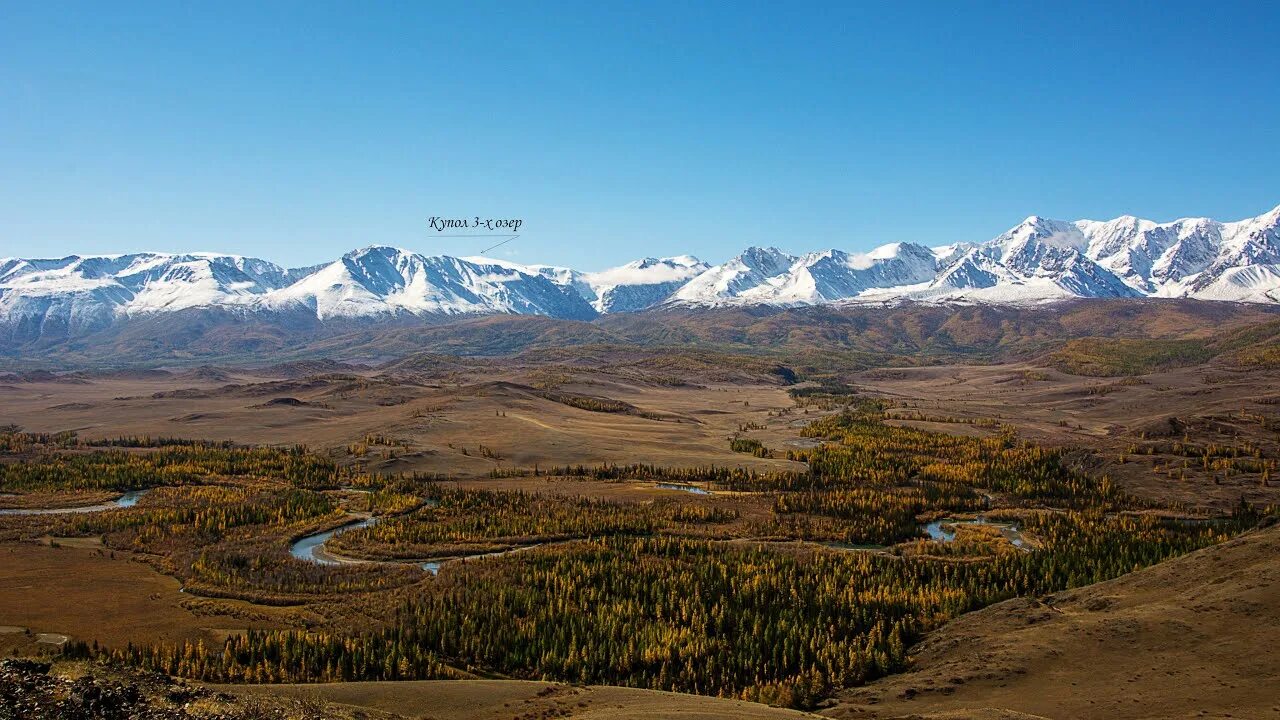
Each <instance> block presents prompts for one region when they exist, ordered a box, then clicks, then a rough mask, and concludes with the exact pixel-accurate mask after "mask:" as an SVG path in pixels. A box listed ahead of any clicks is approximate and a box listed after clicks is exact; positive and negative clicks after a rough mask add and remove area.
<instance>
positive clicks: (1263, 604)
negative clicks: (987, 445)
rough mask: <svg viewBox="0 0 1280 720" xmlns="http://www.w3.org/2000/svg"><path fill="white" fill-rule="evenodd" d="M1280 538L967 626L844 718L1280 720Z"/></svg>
mask: <svg viewBox="0 0 1280 720" xmlns="http://www.w3.org/2000/svg"><path fill="white" fill-rule="evenodd" d="M1278 558H1280V526H1278V527H1272V528H1269V529H1266V530H1261V531H1255V532H1253V533H1249V534H1247V535H1244V536H1242V537H1240V538H1237V539H1235V540H1232V541H1229V542H1227V543H1224V544H1222V545H1218V546H1215V547H1210V548H1206V549H1204V550H1200V551H1198V552H1195V553H1192V554H1190V555H1187V556H1184V557H1181V558H1177V559H1174V560H1170V561H1168V562H1165V563H1162V564H1160V565H1156V566H1153V567H1150V568H1147V569H1145V570H1142V571H1139V572H1136V573H1132V574H1130V575H1125V576H1123V577H1120V578H1117V579H1115V580H1111V581H1109V582H1104V583H1099V584H1097V585H1093V586H1090V587H1086V588H1082V589H1078V590H1074V591H1068V592H1063V593H1059V594H1057V595H1056V596H1054V597H1052V598H1048V599H1046V601H1045V602H1040V601H1036V600H1028V599H1017V600H1010V601H1008V602H1004V603H1001V604H999V605H993V606H991V607H989V608H986V609H984V610H979V611H977V612H973V613H970V614H968V615H964V616H962V617H960V618H959V619H957V620H955V621H953V622H952V623H950V624H948V625H946V626H944V627H943V628H941V629H940V630H937V631H936V632H934V633H933V634H932V635H930V636H929V637H927V638H926V639H925V641H924V642H923V643H921V644H920V645H918V646H917V647H916V648H915V649H914V651H913V664H914V667H913V669H912V670H911V671H909V672H906V673H903V674H901V675H895V676H890V677H887V678H884V679H882V680H880V681H877V682H875V683H872V684H871V685H869V686H867V687H865V688H860V689H857V690H853V691H849V692H846V693H845V694H844V695H843V696H841V697H840V698H839V700H840V702H839V704H838V705H837V706H836V707H835V708H832V709H830V710H827V711H825V712H824V713H823V714H826V715H830V716H832V717H838V718H906V717H929V718H934V717H938V718H942V717H953V716H956V717H965V718H969V717H983V716H982V715H970V714H960V715H935V714H933V713H940V712H951V713H955V712H961V711H963V713H970V712H974V711H977V710H979V709H982V708H1000V709H1004V710H1009V711H1016V712H1023V713H1030V714H1032V715H1035V716H1043V717H1048V718H1098V719H1099V720H1102V719H1115V720H1124V719H1126V718H1132V719H1134V720H1138V719H1145V718H1194V717H1237V718H1269V717H1280V695H1278V694H1277V693H1276V688H1277V687H1280V654H1277V653H1276V652H1274V648H1275V647H1276V646H1277V643H1280V561H1278Z"/></svg>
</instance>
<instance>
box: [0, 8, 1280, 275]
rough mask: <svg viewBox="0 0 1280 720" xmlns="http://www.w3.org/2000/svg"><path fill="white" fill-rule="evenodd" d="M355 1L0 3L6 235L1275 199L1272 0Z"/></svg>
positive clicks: (33, 242)
mask: <svg viewBox="0 0 1280 720" xmlns="http://www.w3.org/2000/svg"><path fill="white" fill-rule="evenodd" d="M368 5H369V6H371V7H367V6H366V5H365V4H360V3H354V2H351V3H322V2H299V3H284V2H269V3H256V2H255V3H233V2H220V3H175V2H159V3H145V2H131V3H98V2H94V3H83V4H78V3H61V2H5V3H2V4H0V256H4V255H20V256H28V257H29V256H60V255H65V254H69V253H87V252H122V251H135V250H215V251H223V252H235V253H242V254H250V255H257V256H261V257H266V258H268V259H272V260H275V261H277V262H281V263H283V264H286V265H302V264H310V263H316V262H321V261H326V260H331V259H333V258H335V257H336V256H338V255H340V254H341V253H343V252H345V251H347V250H350V249H352V248H356V247H361V246H364V245H370V244H390V245H397V246H401V247H407V248H411V249H413V250H417V251H421V252H427V253H447V254H455V255H466V254H473V253H475V252H477V251H479V250H480V249H482V248H484V247H485V243H484V241H483V240H474V239H458V238H439V237H433V236H432V234H431V233H430V232H429V230H428V228H427V218H428V217H430V216H432V215H450V216H475V215H481V216H485V217H518V218H521V219H523V220H524V222H525V229H524V232H523V235H522V237H521V238H520V239H519V240H517V241H515V242H514V243H511V244H510V245H508V246H506V247H504V248H503V249H502V251H501V252H505V253H510V254H509V255H508V257H511V258H512V259H515V260H518V261H523V262H551V263H557V264H568V265H574V266H577V267H581V268H583V269H595V268H600V267H604V266H607V265H611V264H617V263H620V262H624V261H626V260H629V259H632V258H634V257H639V256H644V255H670V254H679V253H685V252H690V253H693V254H696V255H699V256H700V257H703V258H704V259H707V260H713V261H720V260H723V259H725V258H727V257H729V256H731V255H733V254H736V252H738V251H739V250H741V249H742V248H744V247H746V246H748V245H752V244H757V245H776V246H779V247H782V248H784V249H790V250H796V251H800V250H809V249H818V248H825V247H840V248H844V249H848V250H863V249H868V248H870V247H873V246H875V245H879V244H881V243H884V242H893V241H917V242H924V243H928V244H942V243H947V242H954V241H957V240H969V241H978V240H984V239H988V238H990V237H992V236H994V235H996V234H998V233H999V232H1001V231H1003V230H1004V229H1006V228H1008V227H1009V226H1011V225H1013V224H1016V223H1017V222H1018V221H1020V220H1021V219H1022V218H1023V217H1025V216H1026V215H1029V214H1040V215H1046V216H1050V217H1057V218H1063V219H1073V218H1078V217H1092V218H1109V217H1114V216H1116V215H1121V214H1136V215H1141V216H1144V217H1152V218H1154V219H1157V220H1168V219H1173V218H1175V217H1179V216H1183V215H1209V216H1213V217H1218V218H1220V219H1238V218H1241V217H1245V216H1251V215H1256V214H1259V213H1261V212H1263V211H1265V210H1268V209H1270V208H1272V207H1274V206H1275V205H1276V204H1277V203H1280V92H1277V90H1276V88H1277V86H1278V84H1280V52H1277V50H1276V46H1275V42H1274V29H1275V27H1277V25H1278V24H1280V9H1277V7H1278V6H1277V4H1275V3H1221V4H1218V3H1204V2H1196V3H1177V2H1158V3H1123V4H1121V3H1109V2H1108V3H1085V2H1080V3H1048V2H1045V3H1041V2H1029V3H1028V2H1019V3H977V2H975V3H969V2H964V3H958V2H947V3H943V2H937V3H884V4H878V3H877V4H871V3H831V4H820V3H782V2H777V3H751V2H735V3H723V4H720V3H715V4H707V3H693V4H689V3H684V2H672V3H660V2H653V3H612V2H606V3H600V2H583V3H555V4H544V3H515V2H500V3H473V2H456V3H446V4H429V3H425V2H405V3H389V2H385V3H371V4H368ZM1116 5H1123V6H1122V7H1115V6H1116ZM497 254H500V253H499V252H495V255H497Z"/></svg>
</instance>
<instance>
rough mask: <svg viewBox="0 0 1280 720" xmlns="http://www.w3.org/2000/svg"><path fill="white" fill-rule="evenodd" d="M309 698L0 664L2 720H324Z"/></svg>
mask: <svg viewBox="0 0 1280 720" xmlns="http://www.w3.org/2000/svg"><path fill="white" fill-rule="evenodd" d="M340 717H343V716H342V715H341V714H338V713H334V712H330V710H329V709H327V708H326V707H325V706H324V705H323V704H322V703H316V702H312V701H308V700H305V699H287V700H276V699H268V698H252V699H248V700H246V699H240V698H236V697H234V696H231V695H228V694H225V693H220V692H214V691H212V690H208V689H205V688H200V687H194V686H191V685H187V684H185V683H182V682H180V681H176V680H174V679H172V678H169V677H166V676H164V675H158V674H154V673H141V672H137V671H132V670H127V669H121V668H110V667H106V666H97V665H92V666H91V665H87V664H85V663H69V664H59V665H57V666H54V665H51V664H50V663H47V662H38V661H34V660H20V659H7V660H2V661H0V720H27V719H30V720H36V719H40V720H44V719H46V718H48V719H54V718H56V720H187V719H188V718H191V719H194V718H200V720H294V719H295V718H296V719H297V720H302V719H303V718H306V719H307V720H310V719H312V718H315V719H316V720H324V719H325V718H340Z"/></svg>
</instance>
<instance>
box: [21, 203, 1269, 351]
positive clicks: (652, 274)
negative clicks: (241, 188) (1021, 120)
mask: <svg viewBox="0 0 1280 720" xmlns="http://www.w3.org/2000/svg"><path fill="white" fill-rule="evenodd" d="M1123 297H1164V298H1198V299H1204V300H1226V301H1238V302H1257V303H1280V207H1277V208H1276V209H1274V210H1271V211H1270V212H1268V213H1265V214H1263V215H1259V216H1258V217H1255V218H1250V219H1247V220H1241V221H1239V222H1227V223H1224V222H1217V221H1214V220H1210V219H1207V218H1188V219H1182V220H1176V221H1173V222H1168V223H1157V222H1153V221H1150V220H1142V219H1139V218H1135V217H1121V218H1116V219H1114V220H1109V221H1105V222H1101V221H1094V220H1077V221H1074V222H1063V221H1058V220H1048V219H1045V218H1040V217H1034V216H1033V217H1029V218H1027V219H1026V220H1024V221H1022V222H1021V223H1019V224H1018V225H1017V226H1016V227H1014V228H1012V229H1010V230H1009V231H1007V232H1005V233H1003V234H1001V235H999V236H998V237H996V238H994V239H992V240H990V241H987V242H984V243H956V244H950V245H943V246H939V247H927V246H925V245H920V244H915V243H893V244H889V245H884V246H881V247H878V248H876V249H874V250H872V251H870V252H867V253H850V252H845V251H843V250H836V249H829V250H823V251H819V252H811V253H807V254H804V255H800V256H794V255H789V254H787V253H784V252H782V251H780V250H777V249H775V248H757V247H753V248H749V249H747V250H746V251H744V252H743V253H742V254H741V255H738V256H737V257H735V258H733V259H732V260H729V261H728V262H725V263H723V264H720V265H715V266H712V265H708V264H707V263H704V262H702V261H700V260H698V259H697V258H694V257H692V256H688V255H682V256H679V257H671V258H646V259H644V260H637V261H635V262H631V263H627V264H626V265H623V266H621V267H616V268H612V269H609V270H602V271H598V272H581V271H578V270H572V269H569V268H562V267H554V266H547V265H520V264H515V263H512V262H509V261H505V260H495V259H491V258H483V257H469V258H454V257H448V256H430V255H422V254H418V253H413V252H410V251H407V250H400V249H396V248H390V247H368V248H364V249H361V250H355V251H352V252H350V253H347V254H346V255H344V256H343V257H341V258H340V259H338V260H336V261H334V262H332V263H329V264H323V265H317V266H314V267H307V268H295V269H286V268H282V267H280V266H278V265H276V264H274V263H271V262H268V261H266V260H259V259H256V258H247V257H239V256H233V255H217V254H210V253H186V254H170V253H137V254H131V255H100V256H76V255H72V256H69V257H65V258H61V259H56V260H55V259H21V258H6V259H0V338H8V339H9V340H11V341H13V340H17V341H24V340H31V339H35V338H39V337H41V336H43V335H46V334H49V333H51V332H56V333H57V334H58V335H62V336H67V335H79V334H84V333H87V332H91V331H93V330H97V329H101V328H103V327H105V326H108V325H110V324H111V323H115V322H118V321H121V320H125V319H129V318H134V317H139V316H149V315H155V314H157V313H167V312H175V311H179V310H189V309H195V308H205V309H219V310H226V311H230V312H236V313H244V314H271V313H304V314H307V315H312V316H314V318H315V319H317V320H319V321H327V320H331V319H335V318H369V317H382V316H447V315H465V314H487V313H518V314H537V315H547V316H551V317H557V318H569V319H590V318H592V317H595V316H597V315H599V314H605V313H617V312H636V311H641V310H647V309H651V308H657V307H681V306H683V307H723V306H734V305H776V306H800V305H816V304H830V303H893V302H901V301H918V302H969V303H992V304H1027V303H1041V302H1051V301H1056V300H1065V299H1070V298H1123Z"/></svg>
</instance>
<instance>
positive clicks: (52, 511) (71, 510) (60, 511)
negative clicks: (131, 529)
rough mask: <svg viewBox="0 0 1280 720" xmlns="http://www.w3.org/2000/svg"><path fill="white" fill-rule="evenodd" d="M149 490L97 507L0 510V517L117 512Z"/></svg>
mask: <svg viewBox="0 0 1280 720" xmlns="http://www.w3.org/2000/svg"><path fill="white" fill-rule="evenodd" d="M148 492H150V491H149V490H130V491H129V492H127V493H125V494H123V495H121V496H120V497H118V498H116V499H115V500H112V501H111V502H107V503H99V504H97V505H81V506H79V507H59V508H8V509H0V515H63V514H67V513H92V512H102V511H104V510H116V509H119V508H128V507H133V506H134V505H137V504H138V499H139V498H141V497H142V496H143V495H146V494H147V493H148Z"/></svg>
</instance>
